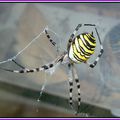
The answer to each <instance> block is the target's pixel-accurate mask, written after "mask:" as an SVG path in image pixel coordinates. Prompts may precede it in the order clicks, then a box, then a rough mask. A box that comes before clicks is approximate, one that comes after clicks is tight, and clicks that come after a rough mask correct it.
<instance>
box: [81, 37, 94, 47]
mask: <svg viewBox="0 0 120 120" xmlns="http://www.w3.org/2000/svg"><path fill="white" fill-rule="evenodd" d="M84 36H85V35H83V38H84V40H85V42H86V44H87V46H89V47H90V48H95V46H93V45H90V43H89V42H88V41H87V40H86V39H85V37H84ZM88 39H89V38H88Z"/></svg>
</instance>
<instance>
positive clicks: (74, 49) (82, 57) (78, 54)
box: [72, 45, 87, 61]
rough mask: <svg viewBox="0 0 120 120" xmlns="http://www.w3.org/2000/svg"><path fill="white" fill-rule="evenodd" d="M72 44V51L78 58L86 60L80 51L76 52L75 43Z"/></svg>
mask: <svg viewBox="0 0 120 120" xmlns="http://www.w3.org/2000/svg"><path fill="white" fill-rule="evenodd" d="M72 46H73V52H74V53H75V54H76V55H77V56H78V58H79V59H81V60H83V61H86V60H87V59H86V58H85V57H84V56H81V55H80V53H78V52H77V49H76V47H75V45H72Z"/></svg>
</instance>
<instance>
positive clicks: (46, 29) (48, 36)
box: [45, 29, 56, 46]
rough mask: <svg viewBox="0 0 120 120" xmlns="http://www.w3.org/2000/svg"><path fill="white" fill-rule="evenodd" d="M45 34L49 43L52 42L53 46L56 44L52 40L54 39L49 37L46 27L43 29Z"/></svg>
mask: <svg viewBox="0 0 120 120" xmlns="http://www.w3.org/2000/svg"><path fill="white" fill-rule="evenodd" d="M45 34H46V36H47V38H48V40H49V41H50V43H52V45H53V46H56V42H54V41H53V40H52V39H51V37H50V35H49V33H48V30H47V29H45Z"/></svg>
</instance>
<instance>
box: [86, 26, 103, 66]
mask: <svg viewBox="0 0 120 120" xmlns="http://www.w3.org/2000/svg"><path fill="white" fill-rule="evenodd" d="M95 31H96V34H97V36H98V40H99V43H100V53H99V54H98V56H97V58H96V59H95V61H94V62H93V63H87V64H89V66H90V67H91V68H93V67H95V66H96V64H97V62H98V61H99V59H100V57H101V56H102V54H103V52H104V50H103V45H102V42H101V39H100V36H99V33H98V31H97V28H96V27H95Z"/></svg>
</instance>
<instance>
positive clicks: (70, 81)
mask: <svg viewBox="0 0 120 120" xmlns="http://www.w3.org/2000/svg"><path fill="white" fill-rule="evenodd" d="M68 70H69V71H68V75H69V77H68V80H69V104H70V106H71V107H72V109H73V100H72V98H73V96H72V91H73V75H72V68H71V64H70V63H69V64H68Z"/></svg>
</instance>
